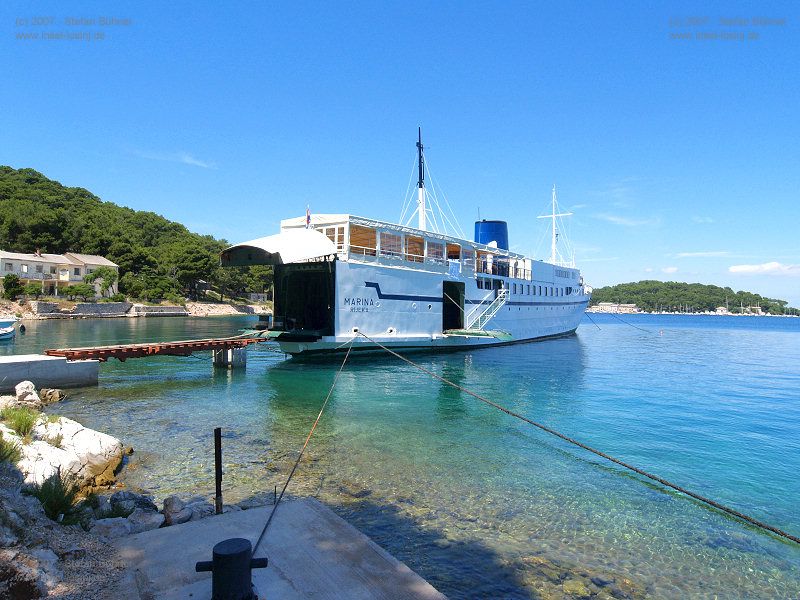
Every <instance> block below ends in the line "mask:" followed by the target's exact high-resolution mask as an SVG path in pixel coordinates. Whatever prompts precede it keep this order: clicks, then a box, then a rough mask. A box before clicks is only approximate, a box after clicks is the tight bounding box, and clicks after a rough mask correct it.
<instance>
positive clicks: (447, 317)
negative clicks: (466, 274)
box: [442, 281, 464, 331]
mask: <svg viewBox="0 0 800 600" xmlns="http://www.w3.org/2000/svg"><path fill="white" fill-rule="evenodd" d="M448 329H464V283H463V282H461V281H443V282H442V331H447V330H448Z"/></svg>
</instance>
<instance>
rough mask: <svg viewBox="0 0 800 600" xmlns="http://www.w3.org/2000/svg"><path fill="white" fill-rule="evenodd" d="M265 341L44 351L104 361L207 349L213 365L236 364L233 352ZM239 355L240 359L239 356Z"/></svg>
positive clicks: (243, 339) (232, 339) (238, 339)
mask: <svg viewBox="0 0 800 600" xmlns="http://www.w3.org/2000/svg"><path fill="white" fill-rule="evenodd" d="M264 341H267V340H266V339H265V338H252V337H230V338H218V339H207V340H184V341H177V342H145V343H139V344H117V345H114V346H94V347H87V348H55V349H50V350H45V351H44V353H45V354H46V355H48V356H61V357H64V358H66V359H67V360H98V361H100V362H106V361H107V360H108V359H109V358H116V359H117V360H119V361H121V362H125V361H126V360H127V359H129V358H142V357H146V356H189V355H190V354H192V353H194V352H203V351H208V350H211V351H213V353H214V364H215V365H217V366H239V364H238V363H239V362H240V360H241V361H242V362H243V360H244V358H243V354H242V353H241V352H236V351H237V350H242V349H244V348H245V347H247V346H249V345H250V344H258V343H260V342H264ZM240 357H241V358H240Z"/></svg>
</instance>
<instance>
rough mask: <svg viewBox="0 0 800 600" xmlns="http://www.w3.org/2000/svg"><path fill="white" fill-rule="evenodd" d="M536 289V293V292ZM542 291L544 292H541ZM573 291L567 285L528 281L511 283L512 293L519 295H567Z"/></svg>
mask: <svg viewBox="0 0 800 600" xmlns="http://www.w3.org/2000/svg"><path fill="white" fill-rule="evenodd" d="M537 291H538V293H537ZM542 292H544V293H542ZM572 292H573V288H571V287H567V288H563V287H553V286H546V285H545V286H541V285H536V284H533V285H531V284H529V283H512V284H511V293H512V294H513V295H521V296H569V295H571V294H572Z"/></svg>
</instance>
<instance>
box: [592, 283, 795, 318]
mask: <svg viewBox="0 0 800 600" xmlns="http://www.w3.org/2000/svg"><path fill="white" fill-rule="evenodd" d="M726 301H727V305H728V307H729V309H730V312H732V313H736V312H739V308H740V306H745V307H747V306H760V307H761V309H762V310H763V311H764V312H768V313H770V314H773V315H782V314H797V313H798V311H797V309H793V308H789V307H788V306H787V304H788V303H787V302H786V301H785V300H775V299H773V298H765V297H763V296H760V295H759V294H754V293H752V292H734V291H733V290H732V289H731V288H729V287H724V288H723V287H719V286H716V285H704V284H702V283H681V282H677V281H653V280H647V281H637V282H636V283H620V284H618V285H612V286H607V287H602V288H596V289H595V290H594V292H593V293H592V301H591V304H592V305H595V304H597V303H599V302H618V303H622V304H630V303H632V304H636V306H638V307H639V308H641V309H642V310H645V311H657V310H666V311H670V310H678V309H679V307H683V308H686V307H689V309H691V310H693V311H695V312H697V311H701V312H703V311H713V310H716V308H717V307H719V306H725V305H726Z"/></svg>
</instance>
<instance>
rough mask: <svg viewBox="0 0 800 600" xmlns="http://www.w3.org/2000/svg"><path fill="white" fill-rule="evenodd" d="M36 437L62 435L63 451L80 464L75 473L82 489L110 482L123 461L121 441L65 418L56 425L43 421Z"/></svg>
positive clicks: (37, 429) (35, 431) (45, 437)
mask: <svg viewBox="0 0 800 600" xmlns="http://www.w3.org/2000/svg"><path fill="white" fill-rule="evenodd" d="M34 436H35V437H36V438H38V439H53V438H56V437H58V436H61V448H62V449H63V450H64V451H65V452H67V453H69V454H71V455H72V456H74V457H75V459H76V460H77V461H78V464H79V466H78V468H77V470H74V471H72V472H74V473H75V475H76V476H77V477H78V480H79V482H80V483H81V485H83V486H86V485H105V484H108V483H111V482H112V481H113V480H114V469H116V468H117V466H118V465H119V463H120V462H121V461H122V442H121V441H119V440H118V439H117V438H115V437H113V436H110V435H108V434H105V433H101V432H99V431H95V430H94V429H89V428H87V427H84V426H83V425H81V424H80V423H78V422H76V421H73V420H72V419H67V418H66V417H60V418H59V420H58V421H57V422H55V423H49V422H45V421H42V422H40V423H39V424H38V425H37V426H36V427H35V428H34ZM62 471H63V469H62Z"/></svg>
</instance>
